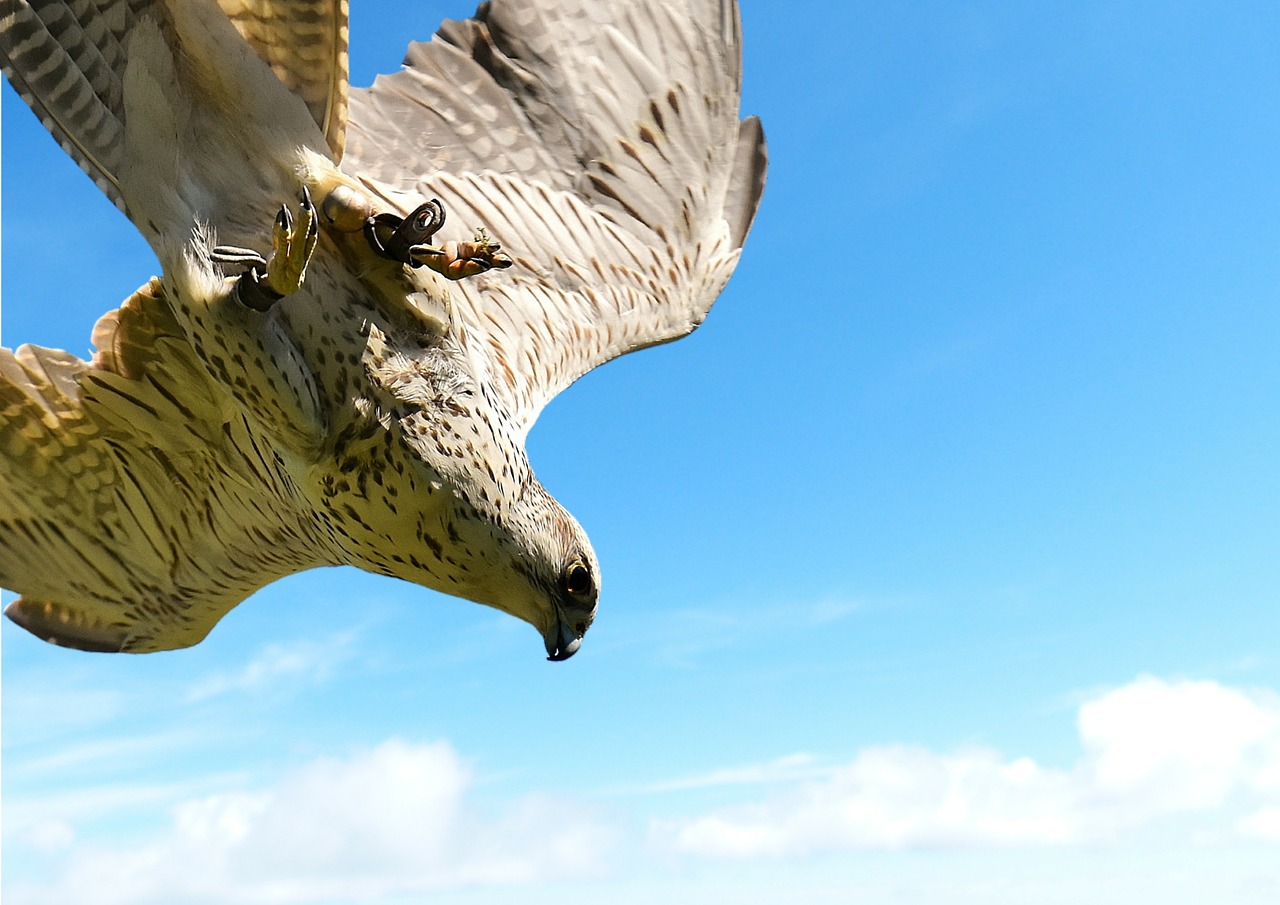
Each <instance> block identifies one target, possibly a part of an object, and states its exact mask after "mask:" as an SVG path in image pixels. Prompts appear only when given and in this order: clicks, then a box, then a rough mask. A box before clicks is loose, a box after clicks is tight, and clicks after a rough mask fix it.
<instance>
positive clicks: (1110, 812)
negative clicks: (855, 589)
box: [653, 677, 1280, 859]
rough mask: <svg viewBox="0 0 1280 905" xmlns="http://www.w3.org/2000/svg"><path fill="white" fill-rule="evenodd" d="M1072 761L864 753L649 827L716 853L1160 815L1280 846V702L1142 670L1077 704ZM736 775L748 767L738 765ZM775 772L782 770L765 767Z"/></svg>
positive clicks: (1006, 839)
mask: <svg viewBox="0 0 1280 905" xmlns="http://www.w3.org/2000/svg"><path fill="white" fill-rule="evenodd" d="M1077 729H1078V734H1079V738H1080V743H1081V748H1082V754H1081V756H1080V758H1079V759H1078V761H1077V762H1076V764H1075V765H1073V766H1072V767H1070V768H1055V767H1049V766H1045V765H1042V764H1039V763H1037V762H1036V761H1034V760H1033V759H1031V758H1027V757H1013V758H1010V757H1006V756H1004V755H1003V754H1001V753H1000V752H998V751H994V750H991V749H985V748H984V749H969V750H962V751H956V752H952V753H937V752H934V751H930V750H928V749H926V748H922V747H918V746H908V745H890V746H880V747H873V748H868V749H865V750H863V751H862V752H860V753H859V754H858V756H857V757H855V758H854V759H853V761H851V762H849V763H847V764H844V765H841V766H839V767H837V768H833V769H831V770H830V771H829V773H828V775H826V776H821V777H819V778H808V779H806V778H801V779H800V781H798V782H796V783H793V784H792V785H791V786H790V787H789V788H787V789H786V790H785V791H783V792H779V793H775V794H771V795H769V796H767V797H765V798H763V799H759V800H756V801H754V802H750V803H746V804H742V805H738V806H736V807H728V808H723V809H720V810H717V811H714V812H711V813H707V814H703V815H701V816H696V817H692V818H688V819H683V820H674V821H672V820H668V821H661V822H655V823H654V825H653V834H654V837H655V839H656V841H657V842H658V844H659V846H660V847H662V848H665V849H668V850H675V851H677V852H683V853H686V854H691V855H696V856H702V857H706V858H713V859H726V858H727V859H756V858H785V857H803V856H808V855H813V854H819V853H822V852H834V851H850V850H862V849H910V848H930V847H940V846H941V847H992V846H995V847H1003V846H1028V845H1033V846H1035V845H1039V846H1045V845H1050V846H1060V845H1071V844H1082V843H1096V842H1100V841H1114V840H1116V839H1118V838H1122V837H1124V836H1125V835H1126V834H1130V833H1133V832H1135V831H1137V830H1139V829H1141V828H1142V827H1145V826H1148V825H1151V824H1154V823H1158V822H1160V821H1162V820H1163V819H1166V818H1172V817H1175V816H1182V815H1195V816H1199V817H1201V818H1204V819H1203V820H1202V821H1200V823H1199V826H1200V831H1205V827H1210V826H1217V825H1218V824H1223V825H1225V826H1226V827H1227V829H1226V830H1224V831H1225V832H1227V833H1231V834H1235V835H1236V836H1245V837H1249V838H1252V839H1255V840H1275V841H1280V699H1278V698H1277V696H1276V695H1274V694H1273V693H1270V692H1265V691H1248V690H1241V689H1235V688H1229V687H1226V686H1223V685H1220V684H1218V683H1215V682H1192V681H1181V682H1167V681H1162V680H1159V679H1154V678H1147V677H1144V678H1140V679H1138V680H1136V681H1134V682H1133V683H1131V684H1129V685H1126V686H1124V687H1121V688H1118V689H1115V690H1113V691H1110V692H1107V693H1105V694H1102V695H1101V696H1099V697H1096V698H1094V699H1092V700H1089V701H1087V702H1085V703H1084V704H1083V705H1082V706H1081V707H1080V709H1079V712H1078V715H1077ZM738 772H739V773H740V774H744V775H745V774H746V773H747V772H749V771H744V770H739V771H738ZM761 772H762V773H770V774H771V775H774V776H776V775H777V770H776V769H775V770H772V771H770V770H767V769H765V770H762V771H761Z"/></svg>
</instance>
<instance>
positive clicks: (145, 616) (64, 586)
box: [0, 282, 322, 653]
mask: <svg viewBox="0 0 1280 905" xmlns="http://www.w3.org/2000/svg"><path fill="white" fill-rule="evenodd" d="M160 293H161V290H160V288H159V285H158V283H155V282H153V283H151V284H150V285H148V286H146V287H143V288H142V289H140V290H139V291H138V292H136V293H134V295H133V296H131V297H130V298H129V299H128V300H126V302H125V303H124V304H123V305H122V306H121V307H120V309H119V310H117V311H111V312H109V313H107V314H106V315H104V316H103V318H102V319H101V320H100V321H99V322H98V325H97V327H96V328H95V329H94V342H95V344H96V345H97V348H98V352H97V354H96V355H95V357H94V360H93V361H92V362H84V361H81V360H80V359H78V358H76V357H75V356H74V355H71V354H69V353H67V352H62V351H57V350H52V349H41V348H37V347H34V346H23V347H21V348H19V349H18V350H17V351H16V352H10V351H9V350H8V349H0V448H3V450H4V456H2V457H0V549H3V550H4V556H3V557H0V585H2V586H4V587H6V588H12V589H14V590H16V591H18V592H19V593H20V594H22V595H23V596H22V597H21V598H19V599H18V600H16V601H15V602H14V603H12V604H10V605H9V607H8V608H7V610H6V612H7V613H8V615H9V616H11V617H12V618H13V620H14V621H15V622H17V623H19V624H20V625H22V626H23V627H24V628H27V629H29V630H30V631H32V632H34V633H35V634H37V635H39V636H40V637H42V638H44V639H46V640H49V641H53V642H55V643H57V644H61V645H64V646H67V647H76V648H80V649H82V650H100V651H130V652H139V653H140V652H146V651H155V650H166V649H169V648H175V647H186V646H188V645H191V644H195V643H196V642H198V641H199V640H200V639H202V638H203V637H204V636H205V635H206V634H207V633H208V632H209V630H210V629H211V628H212V627H213V626H214V624H215V623H216V622H217V621H218V620H219V619H220V618H222V616H223V615H224V614H225V613H226V612H227V611H228V610H230V609H231V608H232V607H233V606H235V605H236V604H237V603H239V602H240V601H241V600H243V599H244V598H245V597H247V596H248V595H249V594H251V593H252V592H253V591H255V590H257V589H258V588H260V587H262V586H264V585H266V584H268V583H269V582H271V581H274V580H275V579H277V578H280V577H281V576H283V575H286V574H289V573H291V572H294V571H298V570H300V569H303V568H309V567H311V566H314V565H320V564H322V563H321V562H320V561H317V559H316V554H315V552H314V551H315V550H316V549H317V547H318V545H317V544H316V543H315V539H314V537H312V536H310V534H309V532H310V530H311V529H310V528H309V526H308V523H307V522H306V520H305V519H302V518H300V517H296V516H295V517H291V516H290V515H289V514H288V513H287V512H286V511H283V507H281V506H280V505H279V500H280V499H282V498H283V499H287V498H288V496H289V488H288V487H286V486H284V485H285V484H286V483H287V482H288V480H289V479H288V476H287V474H286V473H285V470H284V469H283V467H281V465H280V464H279V463H278V462H277V461H276V460H275V459H274V458H273V457H272V455H271V454H270V453H264V452H261V451H259V450H258V448H257V446H256V445H255V444H254V442H253V439H252V435H251V434H250V433H249V432H248V431H247V430H246V429H245V427H244V422H243V419H242V418H240V417H238V416H237V415H235V414H234V412H232V411H231V409H230V407H229V406H227V405H226V404H225V398H226V397H225V394H224V393H223V392H222V391H221V390H220V389H219V388H218V387H216V386H215V385H213V384H212V383H211V382H210V379H209V377H208V375H207V373H206V371H205V369H204V367H203V366H202V365H201V364H200V362H199V361H198V360H197V359H196V358H195V355H194V353H193V352H192V350H191V347H190V345H189V344H188V343H187V340H186V338H185V336H184V335H183V334H182V330H181V328H180V327H179V326H178V324H177V323H176V322H175V321H174V320H173V316H172V314H170V312H169V306H168V303H167V302H166V301H165V300H164V298H163V297H162V295H161V294H160ZM264 481H265V482H267V486H271V485H274V486H275V487H276V489H277V490H278V491H281V492H283V496H281V495H278V494H272V493H264V491H263V483H262V482H264Z"/></svg>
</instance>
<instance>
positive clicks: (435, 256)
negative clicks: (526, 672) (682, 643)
mask: <svg viewBox="0 0 1280 905" xmlns="http://www.w3.org/2000/svg"><path fill="white" fill-rule="evenodd" d="M346 48H347V25H346V3H345V0H97V2H91V0H69V2H41V0H0V59H2V61H3V64H4V69H5V72H6V74H7V75H8V77H9V78H10V80H11V82H12V83H13V85H14V87H15V88H16V89H17V90H18V91H19V93H20V94H21V95H22V96H23V98H24V99H26V100H27V102H28V103H29V104H30V105H31V107H32V109H33V110H34V111H35V112H36V114H37V115H38V116H40V118H41V120H42V121H43V122H44V123H45V125H46V126H47V127H48V128H49V130H50V131H51V132H52V133H53V134H54V136H55V137H56V138H57V139H58V141H59V143H60V144H61V145H62V146H63V148H65V149H66V150H67V151H68V153H70V154H71V155H72V156H73V157H74V158H75V159H76V160H77V161H78V162H79V163H80V165H81V166H82V167H83V168H84V169H85V171H86V172H87V173H88V174H89V175H90V176H91V177H92V178H93V179H94V181H95V182H96V183H97V185H98V186H99V187H100V188H101V189H102V190H103V191H104V192H106V193H107V195H108V196H109V197H110V198H111V199H112V200H113V201H114V202H115V203H116V204H117V206H119V207H120V208H121V209H122V210H123V211H124V212H125V213H126V214H127V215H128V216H129V217H130V219H131V220H132V221H133V223H134V224H135V225H136V226H137V227H138V229H139V230H140V231H141V232H142V234H143V235H144V236H145V237H146V239H147V240H148V242H150V244H151V246H152V248H153V249H154V250H155V252H156V254H157V256H158V258H159V260H160V262H161V265H162V268H163V275H162V276H161V277H160V278H158V279H153V280H151V281H150V282H149V283H147V284H146V285H145V286H144V287H143V288H141V289H140V290H138V292H136V293H135V294H134V295H133V296H131V297H130V298H129V299H127V300H126V301H125V303H124V304H123V305H121V306H120V308H119V309H118V310H115V311H111V312H109V313H108V314H106V315H105V316H104V317H103V318H102V319H101V320H100V321H99V323H98V325H97V327H96V328H95V329H94V336H93V339H94V345H95V347H96V349H97V352H96V353H95V355H94V357H93V359H92V361H89V362H84V361H81V360H79V359H78V358H76V357H74V356H72V355H70V354H68V353H66V352H61V351H55V350H49V349H41V348H36V347H32V346H23V347H21V348H19V349H17V350H16V351H15V352H10V351H8V350H0V585H3V586H5V587H8V588H12V589H14V590H16V591H18V592H19V593H20V594H21V595H22V597H21V598H20V599H19V600H18V601H16V602H15V603H14V604H12V605H11V606H10V607H9V608H8V610H7V611H6V612H7V613H8V614H9V615H10V616H11V617H12V618H13V619H14V620H15V621H17V622H18V623H19V624H21V625H23V626H24V627H26V628H28V629H30V630H31V631H33V632H35V633H36V634H38V635H40V636H41V637H42V638H45V639H46V640H50V641H53V642H55V643H58V644H63V645H67V646H71V647H78V648H83V649H88V650H104V651H130V652H145V651H155V650H164V649H168V648H175V647H182V646H186V645H191V644H195V643H197V642H198V641H200V640H201V639H202V638H203V637H204V636H205V635H206V634H207V633H208V632H209V630H210V629H211V628H212V627H213V625H214V624H215V623H216V622H217V621H218V619H220V618H221V617H222V616H223V615H224V614H225V613H226V612H227V611H228V610H229V609H230V608H231V607H233V606H235V605H236V604H237V603H239V602H240V601H241V600H243V599H244V598H245V597H247V596H248V595H249V594H251V593H253V591H255V590H256V589H258V588H260V587H262V586H263V585H265V584H267V583H269V582H271V581H273V580H275V579H277V578H280V577H282V576H285V575H288V574H291V573H293V572H297V571H300V570H303V569H308V568H312V567H316V566H322V565H333V564H353V565H356V566H359V567H362V568H365V569H368V570H370V571H373V572H377V573H381V574H386V575H394V576H398V577H400V578H404V579H407V580H410V581H414V582H417V583H419V584H422V585H426V586H428V587H431V588H435V589H438V590H441V591H444V592H446V593H449V594H455V595H458V596H461V597H465V598H468V599H471V600H475V601H478V602H480V603H484V604H487V605H490V606H494V607H497V608H499V609H502V610H504V611H506V612H509V613H511V614H513V615H515V616H518V617H520V618H522V619H525V620H526V621H528V622H530V623H531V624H532V625H534V626H535V627H536V628H537V629H538V631H539V632H540V634H541V635H542V636H543V639H544V642H545V644H546V647H547V651H548V653H549V654H550V655H551V656H552V657H553V658H555V659H562V658H563V657H566V656H568V655H570V654H572V653H573V652H574V651H575V650H577V647H578V645H579V643H580V641H581V638H582V635H583V633H584V632H585V631H586V629H587V627H588V626H589V625H590V623H591V621H592V619H593V618H594V616H595V610H596V602H597V597H598V593H599V586H600V579H599V566H598V564H597V562H596V558H595V554H594V553H593V551H592V550H591V546H590V544H589V542H588V541H587V538H586V535H585V534H584V533H583V531H582V529H581V528H580V527H579V525H578V524H577V522H576V521H574V519H573V518H572V517H571V516H570V515H569V514H568V513H566V512H565V511H564V510H563V509H562V508H561V507H560V505H559V504H558V503H557V502H556V501H555V500H554V499H552V498H551V496H550V495H549V494H547V492H546V491H545V490H544V489H543V487H542V485H541V484H539V483H538V481H537V480H536V479H535V478H534V476H533V473H532V470H531V469H530V466H529V462H528V458H527V456H526V454H525V448H524V444H525V437H526V434H527V433H528V430H529V428H530V426H531V425H532V423H533V421H534V419H535V418H536V417H537V415H538V412H539V411H540V410H541V409H542V407H543V406H544V405H545V404H546V403H547V401H548V400H550V399H551V398H552V397H553V396H555V394H556V393H558V392H559V391H560V390H562V389H563V388H564V387H566V386H567V385H568V384H569V383H571V382H572V381H573V380H575V379H576V378H578V377H579V376H581V375H582V374H584V373H585V372H587V371H588V370H590V369H591V368H593V367H595V366H596V365H598V364H601V363H603V362H605V361H608V360H609V359H611V358H613V357H615V356H617V355H620V354H623V353H625V352H629V351H632V350H634V349H638V348H642V347H645V346H649V345H653V344H655V343H660V342H665V341H668V340H672V339H675V338H678V337H680V336H682V335H684V334H686V333H688V332H689V331H691V330H692V329H694V328H695V327H696V326H697V325H698V324H699V323H700V322H701V321H702V319H703V318H704V317H705V316H706V313H707V310H708V309H709V308H710V306H711V303H712V302H713V301H714V299H715V297H716V296H717V295H718V294H719V292H720V290H721V289H722V288H723V286H724V284H725V282H726V281H727V280H728V278H729V275H730V273H731V272H732V270H733V267H734V265H735V264H736V262H737V259H738V255H739V251H740V249H741V246H742V243H743V240H744V238H745V236H746V232H747V230H748V228H749V226H750V223H751V220H752V217H753V216H754V214H755V210H756V206H757V204H758V202H759V198H760V191H761V188H762V186H763V180H764V142H763V136H762V134H761V132H760V128H759V125H758V123H757V122H756V121H755V120H754V119H750V118H749V119H746V120H740V119H739V117H738V97H739V82H740V73H739V59H740V49H739V26H738V19H737V9H736V4H735V3H734V2H732V0H637V2H628V0H617V2H604V0H561V2H552V0H527V2H514V0H507V2H494V3H491V4H490V3H485V4H482V5H481V7H480V8H479V10H477V12H476V15H475V18H473V19H469V20H466V21H462V22H446V23H445V24H444V25H443V26H442V27H441V29H440V32H439V33H438V34H437V36H436V38H435V39H434V40H432V41H430V42H428V43H422V44H416V43H415V44H413V45H411V46H410V48H409V52H408V56H407V58H406V60H405V68H404V69H403V70H401V71H400V72H398V73H396V74H394V75H390V76H383V77H380V78H379V79H378V80H377V82H375V84H374V85H373V87H372V88H369V89H363V90H361V89H351V90H350V91H348V87H347V75H346V70H347V57H346V53H347V50H346ZM304 189H305V190H306V194H305V197H304V196H303V190H304ZM431 199H439V202H440V205H439V206H438V207H437V206H433V205H432V204H429V203H427V202H429V201H430V200H431ZM282 204H283V205H285V210H286V214H284V215H282V214H279V213H278V211H279V210H280V208H281V205H282ZM289 211H292V214H293V215H292V217H290V216H287V212H289ZM441 211H442V212H443V213H444V214H447V222H446V223H445V224H444V225H443V227H441V224H440V222H439V219H440V218H439V213H440V212H441ZM445 239H448V240H449V241H443V240H445ZM438 240H440V241H439V244H433V243H436V242H437V241H438ZM497 243H501V246H500V247H499V245H498V244H497ZM259 255H261V257H259ZM446 277H447V279H446Z"/></svg>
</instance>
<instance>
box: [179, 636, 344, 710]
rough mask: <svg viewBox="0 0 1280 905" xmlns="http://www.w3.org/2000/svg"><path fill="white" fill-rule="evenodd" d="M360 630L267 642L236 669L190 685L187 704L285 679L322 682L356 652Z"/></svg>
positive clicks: (270, 684)
mask: <svg viewBox="0 0 1280 905" xmlns="http://www.w3.org/2000/svg"><path fill="white" fill-rule="evenodd" d="M357 640H358V632H356V631H348V632H342V633H340V634H336V635H333V636H331V637H329V638H324V639H321V640H319V641H311V640H297V641H291V642H288V643H280V644H268V645H266V646H264V647H263V648H262V649H261V650H260V651H259V652H258V653H257V654H256V655H255V656H254V657H253V658H252V659H251V660H249V662H247V663H245V664H244V665H243V666H241V667H239V668H238V669H234V670H227V671H221V672H216V673H213V674H212V675H209V676H206V677H205V678H203V679H201V680H200V681H197V682H195V683H193V684H192V685H191V686H190V687H188V688H187V692H186V700H187V702H188V703H196V702H199V701H205V700H208V699H209V698H214V697H218V696H220V695H224V694H228V693H236V692H240V693H243V692H254V691H258V690H260V689H263V688H267V687H269V686H272V685H279V684H283V683H286V682H323V681H325V680H326V679H328V678H329V677H330V676H331V675H332V674H333V671H334V669H335V668H336V667H338V666H339V665H341V664H342V663H344V662H346V661H348V660H350V659H352V658H353V657H354V656H355V653H356V649H357V647H356V641H357Z"/></svg>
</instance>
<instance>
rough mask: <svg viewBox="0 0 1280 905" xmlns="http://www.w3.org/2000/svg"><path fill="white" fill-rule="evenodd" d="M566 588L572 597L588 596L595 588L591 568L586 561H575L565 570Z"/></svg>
mask: <svg viewBox="0 0 1280 905" xmlns="http://www.w3.org/2000/svg"><path fill="white" fill-rule="evenodd" d="M563 583H564V590H565V593H567V594H569V595H570V596H571V597H587V596H589V595H590V594H591V592H592V590H593V589H594V586H593V583H592V581H591V570H590V569H588V568H587V566H586V564H585V563H581V562H575V563H574V564H573V565H571V566H569V568H567V569H565V571H564V581H563Z"/></svg>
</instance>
